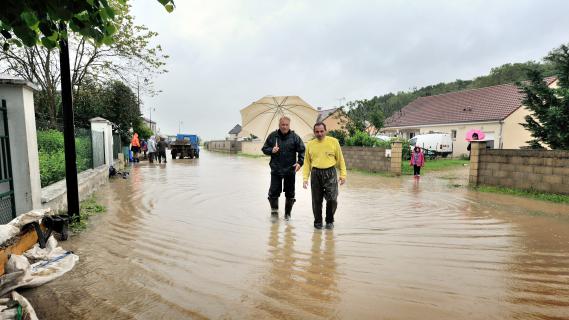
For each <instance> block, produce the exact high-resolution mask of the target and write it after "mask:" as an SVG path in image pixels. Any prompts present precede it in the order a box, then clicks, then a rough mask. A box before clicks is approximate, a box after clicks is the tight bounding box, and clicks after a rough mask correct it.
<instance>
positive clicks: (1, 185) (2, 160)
mask: <svg viewBox="0 0 569 320" xmlns="http://www.w3.org/2000/svg"><path fill="white" fill-rule="evenodd" d="M10 156H11V154H10V140H9V137H8V116H7V109H6V101H5V100H2V104H1V106H0V224H4V223H8V222H10V220H12V219H13V218H15V217H16V205H15V201H14V181H13V177H12V162H11V158H10Z"/></svg>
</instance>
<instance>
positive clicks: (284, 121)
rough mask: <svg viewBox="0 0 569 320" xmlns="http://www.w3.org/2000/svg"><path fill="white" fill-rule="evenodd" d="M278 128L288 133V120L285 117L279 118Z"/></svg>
mask: <svg viewBox="0 0 569 320" xmlns="http://www.w3.org/2000/svg"><path fill="white" fill-rule="evenodd" d="M279 129H280V130H281V132H282V133H284V134H286V133H288V131H289V130H290V121H288V120H287V119H281V121H279Z"/></svg>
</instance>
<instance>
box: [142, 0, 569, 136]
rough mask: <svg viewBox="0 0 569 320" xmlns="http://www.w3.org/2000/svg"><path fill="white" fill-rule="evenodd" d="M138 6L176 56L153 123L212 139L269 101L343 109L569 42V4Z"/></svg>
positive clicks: (421, 1)
mask: <svg viewBox="0 0 569 320" xmlns="http://www.w3.org/2000/svg"><path fill="white" fill-rule="evenodd" d="M131 3H132V4H133V5H134V8H133V13H134V15H135V16H136V21H137V23H139V24H145V25H147V26H148V27H150V28H151V29H152V30H154V31H157V32H159V36H158V42H159V43H160V44H161V45H162V46H163V48H164V49H165V51H166V53H167V54H169V55H170V56H171V58H170V59H169V60H168V65H167V68H168V69H169V71H170V72H169V73H166V74H164V75H161V76H159V77H158V78H157V79H155V82H156V85H157V88H158V89H160V90H162V91H163V92H162V93H161V94H160V95H159V96H157V97H154V98H149V97H143V98H142V99H143V101H144V103H145V105H146V107H150V106H152V107H154V108H156V111H153V113H152V119H153V120H156V121H157V122H158V126H159V128H160V129H161V131H162V132H163V133H173V134H174V133H177V131H178V125H179V121H180V120H181V121H183V124H182V131H183V132H188V133H197V134H198V135H200V136H202V138H205V139H212V138H221V139H223V138H225V136H226V135H227V132H228V131H229V130H230V129H231V128H232V127H233V126H234V125H235V124H238V123H240V122H241V117H240V114H239V110H240V109H241V108H243V107H245V106H247V105H248V104H250V103H251V102H253V101H255V100H258V99H260V98H261V97H263V96H265V95H299V96H301V97H302V98H303V99H304V100H305V101H307V102H308V103H309V104H311V105H312V106H314V107H324V108H328V107H334V106H336V105H338V103H339V100H338V99H339V98H342V97H345V98H346V99H347V101H350V100H355V99H364V98H371V97H373V96H375V95H381V94H385V93H388V92H390V91H400V90H409V89H410V88H413V87H421V86H424V85H428V84H434V83H438V82H442V81H453V80H455V79H471V78H474V77H476V76H479V75H483V74H487V73H488V72H489V70H490V68H492V67H495V66H499V65H501V64H504V63H508V62H524V61H527V60H536V61H537V60H540V59H541V58H542V57H543V56H545V55H546V54H547V52H548V51H550V50H551V49H553V48H555V47H558V46H559V45H560V44H562V43H568V42H569V19H567V12H569V1H565V0H559V1H538V0H534V1H523V0H515V1H509V0H500V1H497V0H493V1H458V0H448V1H442V0H441V1H433V0H429V1H425V0H417V1H394V0H392V1H357V0H353V1H333V0H327V1H315V0H310V1H308V0H304V1H302V0H299V1H284V0H278V1H277V0H274V1H273V0H254V1H253V0H252V1H238V0H223V1H222V0H215V1H206V0H176V9H175V10H174V12H173V13H171V14H168V13H167V12H166V11H165V10H163V9H162V8H161V7H160V5H159V4H158V2H157V1H156V0H141V1H132V2H131ZM342 103H343V101H342ZM145 115H146V116H148V110H146V111H145ZM292 126H293V127H294V124H292Z"/></svg>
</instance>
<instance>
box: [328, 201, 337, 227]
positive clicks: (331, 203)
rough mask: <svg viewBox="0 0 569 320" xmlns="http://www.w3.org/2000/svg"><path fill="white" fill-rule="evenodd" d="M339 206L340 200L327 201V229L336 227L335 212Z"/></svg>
mask: <svg viewBox="0 0 569 320" xmlns="http://www.w3.org/2000/svg"><path fill="white" fill-rule="evenodd" d="M337 207H338V201H336V200H328V201H326V229H334V213H336V208H337Z"/></svg>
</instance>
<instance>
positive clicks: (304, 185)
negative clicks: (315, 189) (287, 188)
mask: <svg viewBox="0 0 569 320" xmlns="http://www.w3.org/2000/svg"><path fill="white" fill-rule="evenodd" d="M302 187H303V188H304V189H307V188H308V181H304V182H303V183H302Z"/></svg>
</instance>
